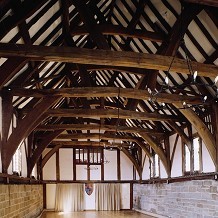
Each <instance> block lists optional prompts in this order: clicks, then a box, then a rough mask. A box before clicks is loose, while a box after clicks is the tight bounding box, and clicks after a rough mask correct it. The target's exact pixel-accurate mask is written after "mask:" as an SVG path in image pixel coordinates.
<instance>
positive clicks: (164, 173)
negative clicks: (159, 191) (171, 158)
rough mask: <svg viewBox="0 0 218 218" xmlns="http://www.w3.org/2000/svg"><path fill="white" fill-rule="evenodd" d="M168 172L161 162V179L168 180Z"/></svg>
mask: <svg viewBox="0 0 218 218" xmlns="http://www.w3.org/2000/svg"><path fill="white" fill-rule="evenodd" d="M167 177H168V176H167V172H166V169H165V167H164V165H163V164H162V162H161V161H160V178H167Z"/></svg>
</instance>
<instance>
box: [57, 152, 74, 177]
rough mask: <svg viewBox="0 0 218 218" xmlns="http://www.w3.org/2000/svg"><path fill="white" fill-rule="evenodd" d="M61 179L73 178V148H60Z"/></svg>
mask: <svg viewBox="0 0 218 218" xmlns="http://www.w3.org/2000/svg"><path fill="white" fill-rule="evenodd" d="M59 160H60V180H72V179H73V149H60V150H59Z"/></svg>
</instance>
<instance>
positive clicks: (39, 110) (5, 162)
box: [1, 96, 59, 172]
mask: <svg viewBox="0 0 218 218" xmlns="http://www.w3.org/2000/svg"><path fill="white" fill-rule="evenodd" d="M58 100H59V97H50V96H48V97H45V98H43V99H42V101H41V102H40V103H39V104H38V105H36V107H35V108H33V109H32V110H31V111H30V112H29V113H28V114H27V115H26V116H25V117H24V118H23V119H22V120H20V121H19V123H18V124H17V127H16V128H15V129H14V130H13V132H12V133H11V135H10V137H9V139H8V141H7V143H6V144H5V145H3V146H2V151H1V156H2V171H3V172H7V169H8V167H9V165H10V162H11V160H12V157H13V155H14V153H15V151H16V149H17V147H18V146H19V145H20V143H21V142H22V141H23V140H24V139H25V138H26V137H27V136H28V135H29V134H30V133H31V132H32V131H33V130H34V128H35V127H36V126H37V125H39V124H40V123H41V122H42V121H43V120H44V119H45V118H46V115H45V112H46V111H47V110H48V108H50V107H51V106H52V105H53V104H55V103H56V102H57V101H58Z"/></svg>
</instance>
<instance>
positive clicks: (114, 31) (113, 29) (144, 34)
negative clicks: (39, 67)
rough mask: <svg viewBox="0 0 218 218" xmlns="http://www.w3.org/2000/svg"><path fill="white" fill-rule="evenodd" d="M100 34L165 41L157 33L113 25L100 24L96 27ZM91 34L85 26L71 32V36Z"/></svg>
mask: <svg viewBox="0 0 218 218" xmlns="http://www.w3.org/2000/svg"><path fill="white" fill-rule="evenodd" d="M95 28H96V29H97V30H98V31H99V32H101V33H102V34H104V35H120V36H127V37H131V38H140V39H144V40H150V41H155V42H162V41H163V40H164V36H162V35H161V34H160V33H155V32H151V31H146V30H140V29H134V30H129V29H128V28H125V27H122V26H119V25H113V24H104V25H102V24H99V25H96V27H95ZM88 34H89V32H88V31H87V28H86V27H85V26H78V27H76V28H74V29H72V30H71V35H73V36H74V35H88Z"/></svg>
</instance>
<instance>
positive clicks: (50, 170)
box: [43, 148, 68, 180]
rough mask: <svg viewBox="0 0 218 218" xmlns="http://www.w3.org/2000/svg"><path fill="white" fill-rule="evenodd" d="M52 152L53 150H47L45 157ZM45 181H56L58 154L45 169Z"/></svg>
mask: <svg viewBox="0 0 218 218" xmlns="http://www.w3.org/2000/svg"><path fill="white" fill-rule="evenodd" d="M50 150H51V149H49V148H47V149H45V152H44V153H43V157H44V156H45V155H46V154H47V152H49V151H50ZM66 167H68V166H66ZM43 179H44V180H56V154H54V155H53V156H52V157H51V158H50V159H49V160H48V162H47V163H46V164H45V166H44V167H43Z"/></svg>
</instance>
